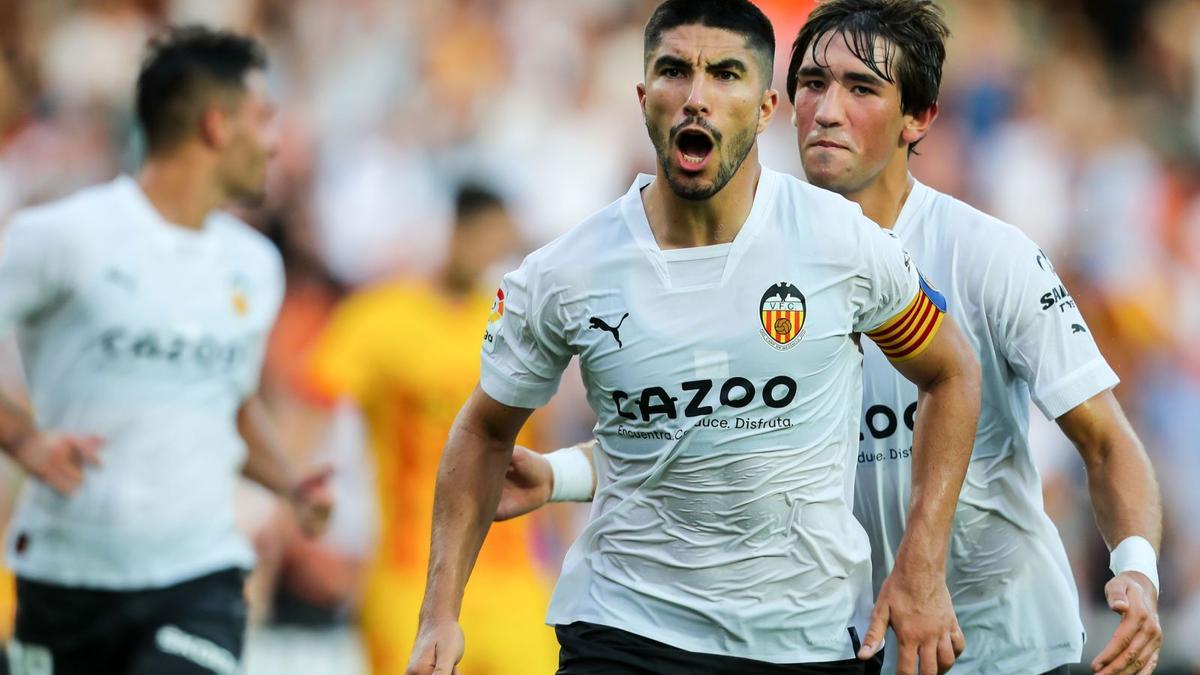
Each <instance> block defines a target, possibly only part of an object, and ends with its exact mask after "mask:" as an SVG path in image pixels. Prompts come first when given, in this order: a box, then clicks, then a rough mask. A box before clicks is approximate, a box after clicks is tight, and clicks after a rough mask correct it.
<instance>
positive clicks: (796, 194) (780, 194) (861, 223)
mask: <svg viewBox="0 0 1200 675" xmlns="http://www.w3.org/2000/svg"><path fill="white" fill-rule="evenodd" d="M763 175H764V176H769V177H771V178H772V180H773V182H774V184H775V192H776V194H775V202H774V209H775V210H776V215H777V216H778V217H782V218H784V219H785V220H786V222H788V223H790V224H792V225H793V226H795V227H799V228H803V229H807V230H811V231H812V234H819V235H820V237H819V240H821V241H826V242H828V243H830V244H833V245H843V246H844V245H857V244H858V242H860V241H861V240H862V238H863V237H864V236H868V235H872V236H877V235H878V233H879V226H877V225H876V224H875V223H873V222H871V221H870V220H868V219H867V217H866V216H864V215H863V212H862V207H860V206H859V205H858V204H857V203H855V202H853V201H851V200H849V199H846V198H845V197H843V196H842V195H840V194H838V193H836V192H833V191H831V190H826V189H824V188H819V187H817V186H815V185H812V184H811V183H807V182H805V181H802V180H800V179H799V178H796V177H795V176H792V175H790V174H786V173H780V172H776V171H771V170H770V169H767V168H765V167H764V169H763Z"/></svg>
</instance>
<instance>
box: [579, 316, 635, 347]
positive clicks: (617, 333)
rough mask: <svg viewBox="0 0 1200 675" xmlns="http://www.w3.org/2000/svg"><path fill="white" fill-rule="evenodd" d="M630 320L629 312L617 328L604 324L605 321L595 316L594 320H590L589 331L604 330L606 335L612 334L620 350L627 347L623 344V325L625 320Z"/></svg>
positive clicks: (618, 323)
mask: <svg viewBox="0 0 1200 675" xmlns="http://www.w3.org/2000/svg"><path fill="white" fill-rule="evenodd" d="M628 318H629V312H625V315H624V316H622V317H621V320H620V321H618V322H617V325H616V326H610V325H608V324H607V323H605V322H604V319H601V318H600V317H598V316H593V317H592V318H590V319H588V330H602V331H604V332H605V333H612V336H613V339H614V340H616V341H617V349H620V348H621V347H624V346H625V345H623V344H621V324H623V323H625V319H628Z"/></svg>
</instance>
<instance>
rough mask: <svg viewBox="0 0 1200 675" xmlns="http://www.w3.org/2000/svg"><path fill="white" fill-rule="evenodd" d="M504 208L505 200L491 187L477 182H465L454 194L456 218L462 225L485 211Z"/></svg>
mask: <svg viewBox="0 0 1200 675" xmlns="http://www.w3.org/2000/svg"><path fill="white" fill-rule="evenodd" d="M502 208H504V200H503V199H502V198H501V197H500V195H499V194H497V193H495V192H493V191H492V190H491V189H489V188H486V187H483V186H482V185H478V184H476V183H464V184H462V185H460V186H459V188H458V192H457V194H455V195H454V220H455V222H457V223H458V225H459V226H460V227H461V226H462V225H463V224H465V223H467V222H468V221H470V219H471V218H472V217H473V216H475V215H477V214H480V213H483V212H484V211H490V210H491V209H502Z"/></svg>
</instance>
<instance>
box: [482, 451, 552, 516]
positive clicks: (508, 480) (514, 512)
mask: <svg viewBox="0 0 1200 675" xmlns="http://www.w3.org/2000/svg"><path fill="white" fill-rule="evenodd" d="M553 487H554V475H553V473H552V472H551V470H550V462H548V461H547V460H546V458H545V457H543V456H541V455H540V454H538V453H536V452H534V451H533V450H530V449H529V448H523V447H521V446H519V445H518V446H516V447H514V448H513V454H512V459H511V460H509V462H508V471H507V472H506V473H505V474H504V492H502V493H501V494H500V505H499V506H498V507H497V508H496V520H508V519H509V518H516V517H517V516H523V515H525V514H526V513H529V512H530V511H535V510H537V509H539V508H541V507H543V506H545V505H546V502H548V501H550V490H551V489H552V488H553Z"/></svg>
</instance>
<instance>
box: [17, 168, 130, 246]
mask: <svg viewBox="0 0 1200 675" xmlns="http://www.w3.org/2000/svg"><path fill="white" fill-rule="evenodd" d="M124 180H128V179H126V177H123V176H122V177H120V178H117V179H115V180H112V181H108V182H105V183H100V184H97V185H91V186H88V187H85V188H83V189H81V190H77V191H75V192H72V193H71V194H69V195H66V196H64V197H60V198H58V199H55V200H52V201H48V202H45V203H42V204H37V205H33V206H28V207H25V208H23V209H19V210H18V211H16V212H15V213H13V215H12V216H11V217H10V218H9V222H8V224H7V228H11V229H19V230H24V231H25V233H27V234H29V235H37V236H42V237H47V238H56V237H66V238H68V239H70V240H74V239H76V238H78V237H79V236H81V235H82V234H83V233H86V232H88V231H89V230H94V229H96V228H95V227H88V225H103V224H105V223H109V224H115V223H120V222H122V221H121V219H115V218H112V217H111V214H113V213H114V212H115V211H116V210H117V207H118V206H119V202H120V201H121V200H123V199H125V198H126V197H127V195H126V194H125V192H126V191H127V189H128V186H127V185H125V184H124Z"/></svg>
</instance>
